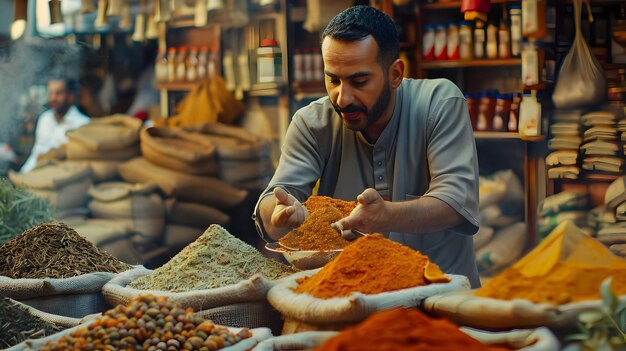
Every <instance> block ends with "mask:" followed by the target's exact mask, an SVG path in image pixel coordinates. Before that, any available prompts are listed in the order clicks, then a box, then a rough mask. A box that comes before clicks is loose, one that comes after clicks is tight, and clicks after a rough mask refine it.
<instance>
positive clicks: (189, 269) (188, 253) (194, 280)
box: [128, 224, 296, 292]
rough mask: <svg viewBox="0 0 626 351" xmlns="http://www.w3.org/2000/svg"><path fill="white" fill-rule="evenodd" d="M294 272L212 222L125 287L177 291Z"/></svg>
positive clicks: (273, 276)
mask: <svg viewBox="0 0 626 351" xmlns="http://www.w3.org/2000/svg"><path fill="white" fill-rule="evenodd" d="M295 272H296V270H295V269H294V268H292V267H290V266H286V265H284V264H282V263H280V262H278V261H275V260H273V259H270V258H267V257H265V256H263V255H262V254H261V253H260V252H259V251H257V250H256V249H255V248H254V247H252V246H250V245H248V244H246V243H244V242H243V241H241V240H239V239H237V238H235V237H234V236H232V235H231V234H230V233H229V232H228V231H226V229H224V228H222V227H221V226H219V225H217V224H213V225H211V226H210V227H209V228H208V229H207V230H206V231H205V232H204V234H202V235H201V236H200V237H199V238H198V239H196V241H194V242H193V243H191V244H189V245H188V246H187V247H186V248H184V249H183V250H182V251H181V252H179V253H178V254H177V255H176V256H174V258H172V259H171V260H170V261H169V262H167V263H166V264H164V265H163V266H161V267H159V268H158V269H156V270H155V271H154V272H152V273H150V274H148V275H146V276H143V277H140V278H137V279H135V280H134V281H132V282H131V283H130V284H129V285H128V286H129V287H131V288H135V289H143V290H146V289H156V290H168V291H172V292H181V291H191V290H201V289H214V288H219V287H223V286H227V285H231V284H236V283H239V282H240V281H242V280H245V279H248V278H250V277H252V276H253V275H254V274H261V275H262V276H263V277H265V278H268V279H278V278H282V277H285V276H287V275H289V274H293V273H295Z"/></svg>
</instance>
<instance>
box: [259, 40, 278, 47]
mask: <svg viewBox="0 0 626 351" xmlns="http://www.w3.org/2000/svg"><path fill="white" fill-rule="evenodd" d="M261 46H278V42H277V41H276V40H274V39H269V38H265V39H261Z"/></svg>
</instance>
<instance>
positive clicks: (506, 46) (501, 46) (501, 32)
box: [498, 19, 511, 59]
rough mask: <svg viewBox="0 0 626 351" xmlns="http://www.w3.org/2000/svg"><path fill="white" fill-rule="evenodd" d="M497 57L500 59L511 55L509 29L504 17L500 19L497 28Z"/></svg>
mask: <svg viewBox="0 0 626 351" xmlns="http://www.w3.org/2000/svg"><path fill="white" fill-rule="evenodd" d="M498 57H499V58H501V59H508V58H510V57H511V29H510V28H509V25H508V24H507V23H506V21H505V20H504V19H502V20H500V27H499V28H498Z"/></svg>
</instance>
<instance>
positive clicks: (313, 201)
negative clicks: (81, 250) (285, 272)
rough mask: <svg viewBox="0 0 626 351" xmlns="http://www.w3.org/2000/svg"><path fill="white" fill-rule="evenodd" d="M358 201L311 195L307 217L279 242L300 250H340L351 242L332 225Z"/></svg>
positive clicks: (307, 201) (307, 206)
mask: <svg viewBox="0 0 626 351" xmlns="http://www.w3.org/2000/svg"><path fill="white" fill-rule="evenodd" d="M356 205H357V203H356V201H344V200H340V199H333V198H331V197H328V196H311V197H309V198H308V199H307V200H306V201H305V202H304V206H305V207H306V208H307V210H308V211H309V216H308V217H307V219H306V220H305V221H304V222H303V223H302V224H301V225H300V226H299V227H298V228H295V229H293V230H292V231H290V232H289V233H287V235H285V236H284V237H282V238H281V239H280V240H279V242H280V243H281V244H283V245H285V246H287V247H294V248H298V249H300V250H315V251H327V250H339V249H343V248H344V247H345V246H346V245H348V244H350V242H349V241H347V240H345V239H344V238H343V237H342V236H341V234H340V233H339V232H338V231H337V230H336V229H334V228H332V227H331V226H330V224H331V223H334V222H336V221H338V220H340V219H341V218H343V217H346V216H348V215H349V214H350V212H352V210H353V209H354V207H356Z"/></svg>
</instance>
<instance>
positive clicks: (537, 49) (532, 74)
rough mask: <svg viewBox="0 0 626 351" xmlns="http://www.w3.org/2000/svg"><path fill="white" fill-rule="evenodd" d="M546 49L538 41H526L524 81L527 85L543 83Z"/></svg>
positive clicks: (523, 57)
mask: <svg viewBox="0 0 626 351" xmlns="http://www.w3.org/2000/svg"><path fill="white" fill-rule="evenodd" d="M543 58H544V51H543V47H541V46H540V45H539V44H538V43H535V42H528V43H524V48H523V49H522V83H524V85H525V86H527V87H532V86H535V85H537V84H539V83H541V70H542V67H543Z"/></svg>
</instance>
